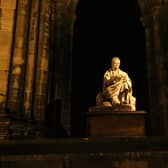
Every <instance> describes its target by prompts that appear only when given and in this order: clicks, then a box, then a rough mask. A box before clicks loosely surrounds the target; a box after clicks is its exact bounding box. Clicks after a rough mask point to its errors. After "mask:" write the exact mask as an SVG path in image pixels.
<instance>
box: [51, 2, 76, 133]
mask: <svg viewBox="0 0 168 168" xmlns="http://www.w3.org/2000/svg"><path fill="white" fill-rule="evenodd" d="M76 5H77V0H55V1H53V4H52V32H51V34H52V37H51V39H50V40H51V41H50V42H51V43H50V49H51V50H52V52H51V53H50V54H51V60H52V61H51V63H50V67H51V71H52V74H50V80H51V81H52V83H50V85H49V90H50V91H49V95H48V102H49V104H52V102H59V104H61V105H59V106H60V107H59V110H58V107H55V109H54V110H53V113H60V114H56V117H57V119H56V122H59V124H60V125H61V127H63V128H64V129H65V130H66V131H67V132H68V133H69V131H70V115H71V92H72V88H71V82H72V79H71V76H72V74H71V73H72V55H71V54H72V53H71V49H72V36H73V24H74V22H75V9H76ZM54 104H57V103H54Z"/></svg>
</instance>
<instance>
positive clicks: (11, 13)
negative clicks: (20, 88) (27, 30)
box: [0, 0, 16, 112]
mask: <svg viewBox="0 0 168 168" xmlns="http://www.w3.org/2000/svg"><path fill="white" fill-rule="evenodd" d="M15 10H16V0H12V1H11V0H1V1H0V51H1V52H0V112H4V111H5V109H4V108H5V104H6V96H7V95H6V92H7V84H8V75H9V71H10V58H11V48H12V41H13V40H12V39H13V29H14V17H15Z"/></svg>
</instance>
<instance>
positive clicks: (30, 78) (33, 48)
mask: <svg viewBox="0 0 168 168" xmlns="http://www.w3.org/2000/svg"><path fill="white" fill-rule="evenodd" d="M30 10H31V11H30V13H31V14H30V24H29V38H28V50H27V61H26V72H25V90H24V103H23V106H24V115H25V117H26V118H28V119H32V118H33V116H34V114H33V110H34V109H33V101H34V99H33V96H34V84H35V82H34V81H35V72H36V63H37V59H36V58H37V53H38V38H39V31H38V30H39V16H40V1H39V0H32V3H31V9H30Z"/></svg>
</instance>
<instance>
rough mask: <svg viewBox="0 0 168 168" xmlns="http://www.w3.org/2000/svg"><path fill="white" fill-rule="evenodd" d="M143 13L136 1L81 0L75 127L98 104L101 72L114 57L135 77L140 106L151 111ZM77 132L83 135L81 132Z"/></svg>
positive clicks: (75, 48)
mask: <svg viewBox="0 0 168 168" xmlns="http://www.w3.org/2000/svg"><path fill="white" fill-rule="evenodd" d="M88 4H89V5H88ZM140 15H141V14H140V9H139V6H138V4H137V2H136V1H135V0H130V1H129V2H123V1H122V5H121V2H120V1H117V2H113V4H112V5H110V4H108V3H106V4H102V3H100V2H96V3H94V2H87V1H86V0H85V1H84V0H81V1H79V3H78V8H77V20H76V23H75V27H74V43H73V45H74V46H73V80H72V81H73V85H72V86H73V110H72V112H73V114H72V115H73V122H72V123H73V125H74V126H73V127H74V129H75V128H77V127H76V126H77V125H81V129H83V128H84V119H83V117H84V114H85V112H86V111H87V109H88V107H89V106H94V105H95V96H96V93H97V92H98V91H99V89H101V87H102V83H101V80H102V75H103V73H104V71H105V69H107V68H108V67H109V66H110V64H109V63H110V59H111V57H113V56H119V57H120V58H121V61H122V66H121V67H122V69H124V70H126V71H127V72H128V73H129V74H130V77H131V78H132V80H133V85H134V86H133V87H134V94H135V96H136V97H137V109H138V110H148V88H147V75H146V57H145V56H146V51H145V33H144V28H143V26H142V24H141V21H140V17H141V16H140ZM80 119H81V120H80ZM79 120H80V121H79ZM82 124H83V125H82ZM78 128H79V127H78ZM74 132H75V133H74V134H78V135H80V132H82V131H81V130H76V129H75V130H74Z"/></svg>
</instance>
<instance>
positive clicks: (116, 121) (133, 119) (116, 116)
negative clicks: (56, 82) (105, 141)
mask: <svg viewBox="0 0 168 168" xmlns="http://www.w3.org/2000/svg"><path fill="white" fill-rule="evenodd" d="M145 116H146V113H145V112H144V111H112V109H111V107H91V108H89V112H88V113H87V130H88V136H92V137H95V136H97V137H99V136H145V135H146V122H145Z"/></svg>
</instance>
